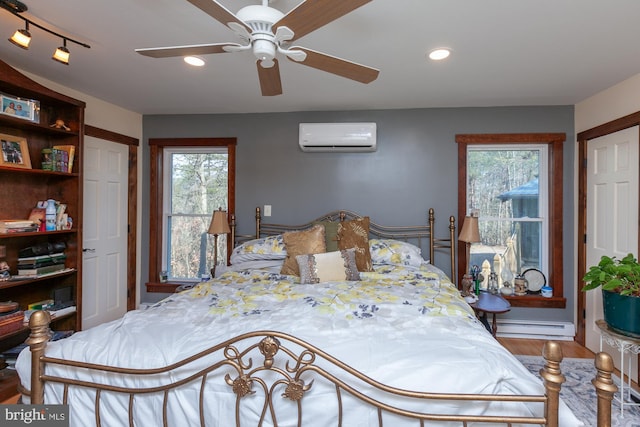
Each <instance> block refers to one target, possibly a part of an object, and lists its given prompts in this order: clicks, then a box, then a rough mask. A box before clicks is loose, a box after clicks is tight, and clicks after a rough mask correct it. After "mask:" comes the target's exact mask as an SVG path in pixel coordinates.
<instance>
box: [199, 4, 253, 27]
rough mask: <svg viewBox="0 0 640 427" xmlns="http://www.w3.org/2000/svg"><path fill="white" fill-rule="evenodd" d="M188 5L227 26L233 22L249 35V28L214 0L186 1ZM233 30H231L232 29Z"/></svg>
mask: <svg viewBox="0 0 640 427" xmlns="http://www.w3.org/2000/svg"><path fill="white" fill-rule="evenodd" d="M187 1H188V2H189V3H191V4H192V5H194V6H195V7H197V8H198V9H200V10H202V11H203V12H205V13H206V14H207V15H209V16H211V17H212V18H214V19H215V20H216V21H219V22H221V23H222V24H224V25H226V26H229V23H230V22H235V23H236V24H238V25H241V26H243V27H245V28H246V29H247V31H248V32H249V34H251V31H252V30H251V27H249V26H248V25H247V24H245V23H244V22H242V21H241V20H240V19H238V17H236V16H235V15H234V14H233V13H231V12H230V11H229V10H228V9H227V8H226V7H224V6H223V5H221V4H220V3H218V2H217V1H216V0H187ZM232 29H233V28H232Z"/></svg>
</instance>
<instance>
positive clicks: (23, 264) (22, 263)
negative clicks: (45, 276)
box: [18, 254, 67, 270]
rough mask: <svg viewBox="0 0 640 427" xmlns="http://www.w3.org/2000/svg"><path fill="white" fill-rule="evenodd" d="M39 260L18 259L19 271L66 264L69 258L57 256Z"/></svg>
mask: <svg viewBox="0 0 640 427" xmlns="http://www.w3.org/2000/svg"><path fill="white" fill-rule="evenodd" d="M38 258H39V259H24V258H18V270H20V269H23V270H28V269H33V268H40V267H48V266H50V265H56V264H64V263H65V260H66V259H67V256H66V255H65V254H57V255H47V256H43V257H38Z"/></svg>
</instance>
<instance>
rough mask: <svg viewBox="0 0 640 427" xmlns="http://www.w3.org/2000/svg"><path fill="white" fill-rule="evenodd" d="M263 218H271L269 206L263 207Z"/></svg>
mask: <svg viewBox="0 0 640 427" xmlns="http://www.w3.org/2000/svg"><path fill="white" fill-rule="evenodd" d="M264 216H271V205H264Z"/></svg>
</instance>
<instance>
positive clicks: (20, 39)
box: [0, 0, 91, 65]
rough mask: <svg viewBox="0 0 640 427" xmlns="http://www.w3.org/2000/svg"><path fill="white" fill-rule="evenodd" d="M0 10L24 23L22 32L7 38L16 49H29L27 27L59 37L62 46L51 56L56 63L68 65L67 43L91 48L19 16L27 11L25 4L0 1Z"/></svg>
mask: <svg viewBox="0 0 640 427" xmlns="http://www.w3.org/2000/svg"><path fill="white" fill-rule="evenodd" d="M0 9H5V10H6V11H8V12H10V13H11V14H12V15H14V16H17V17H18V18H20V19H22V20H23V21H24V24H25V28H24V30H22V29H20V30H16V32H15V33H14V34H13V36H11V37H10V38H9V41H10V42H11V43H13V44H15V45H16V46H18V47H21V48H22V49H29V43H30V42H31V33H30V32H29V25H32V26H34V27H37V28H40V29H41V30H42V31H45V32H47V33H49V34H52V35H54V36H56V37H60V38H61V39H62V46H60V47H58V48H57V49H56V51H55V52H54V54H53V56H52V59H53V60H55V61H58V62H60V63H62V64H65V65H69V56H70V52H69V49H68V48H67V42H68V41H69V42H71V43H75V44H77V45H79V46H82V47H86V48H87V49H89V48H90V47H91V46H89V45H88V44H86V43H82V42H79V41H77V40H74V39H72V38H69V37H67V36H63V35H62V34H59V33H57V32H55V31H53V30H50V29H48V28H46V27H43V26H42V25H40V24H36V23H35V22H33V21H32V20H30V19H28V18H25V17H24V16H22V15H20V14H21V13H22V12H25V11H26V10H27V9H28V7H27V5H26V4H24V3H22V2H21V1H19V0H0Z"/></svg>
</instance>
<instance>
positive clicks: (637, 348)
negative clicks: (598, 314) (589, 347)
mask: <svg viewBox="0 0 640 427" xmlns="http://www.w3.org/2000/svg"><path fill="white" fill-rule="evenodd" d="M596 326H597V327H598V328H599V329H600V351H602V342H603V341H604V342H606V343H607V344H609V345H610V346H612V347H614V348H616V349H617V350H618V351H619V352H620V376H621V378H620V398H618V396H614V399H615V400H617V401H618V402H620V416H621V417H624V407H625V405H626V406H640V403H635V402H633V401H632V400H631V355H632V354H640V338H634V337H630V336H627V335H622V334H619V333H618V332H616V331H614V330H613V329H611V328H610V327H609V325H607V322H605V321H604V319H599V320H596ZM627 353H628V354H629V358H628V365H629V367H628V368H627V380H628V382H627V394H626V396H625V394H624V389H625V384H624V358H625V355H626V354H627Z"/></svg>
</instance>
